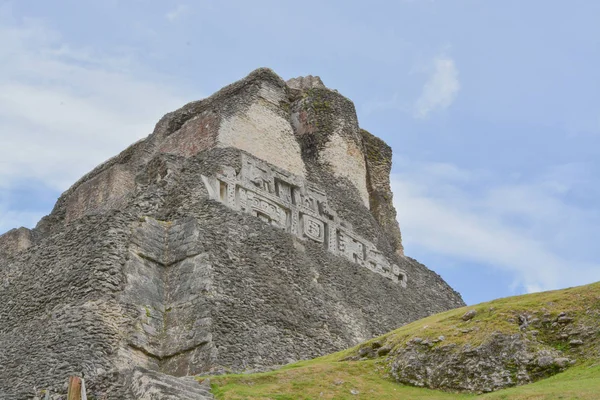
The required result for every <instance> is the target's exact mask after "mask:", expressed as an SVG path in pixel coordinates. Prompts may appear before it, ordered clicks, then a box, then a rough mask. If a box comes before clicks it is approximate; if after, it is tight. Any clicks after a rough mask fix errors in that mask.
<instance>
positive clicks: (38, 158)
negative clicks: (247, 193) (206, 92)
mask: <svg viewBox="0 0 600 400" xmlns="http://www.w3.org/2000/svg"><path fill="white" fill-rule="evenodd" d="M8 11H10V10H8ZM6 13H7V9H6V8H4V9H0V60H2V62H0V214H1V215H0V232H2V231H5V230H8V229H10V228H12V227H13V226H12V225H14V226H15V227H16V226H21V225H25V226H32V225H34V222H35V221H34V220H35V219H38V218H39V217H40V215H39V213H37V212H28V211H29V210H19V209H18V204H16V205H15V204H14V202H9V201H8V200H7V199H9V198H10V197H11V196H10V194H11V193H12V191H13V190H15V186H16V184H18V183H30V184H34V183H36V182H43V184H44V185H45V186H47V187H49V188H51V189H53V190H56V191H62V190H65V189H67V188H68V187H69V186H70V185H71V184H72V183H74V182H75V181H76V180H77V179H78V178H79V177H81V176H82V175H83V174H85V173H86V172H88V171H89V170H91V169H92V168H94V167H95V166H96V165H98V164H100V163H101V162H103V161H104V160H106V159H108V158H110V157H111V156H114V155H115V154H118V153H119V152H120V151H122V150H124V149H125V148H126V147H127V146H129V145H130V144H132V143H133V142H135V141H137V140H138V139H140V138H142V137H145V136H147V135H148V134H150V133H151V132H152V130H153V128H154V124H155V123H156V122H157V121H158V120H159V118H160V117H162V116H163V115H164V114H165V113H167V112H169V111H172V110H174V109H176V108H178V107H180V106H182V105H183V104H185V102H186V101H187V99H185V98H184V97H183V96H181V95H179V94H177V93H176V92H175V91H174V90H173V89H172V88H171V87H169V86H166V85H164V84H161V83H157V82H164V81H165V80H166V77H164V76H163V77H160V76H159V77H149V75H150V73H149V72H147V71H146V70H145V69H144V68H142V67H141V66H139V65H137V64H136V62H135V60H134V59H132V57H131V56H120V55H118V54H117V55H112V54H109V55H106V54H102V53H100V52H98V51H96V50H95V49H92V48H84V49H79V48H74V47H72V46H71V45H70V44H69V43H67V42H65V41H64V40H63V39H62V38H61V37H60V34H59V33H58V32H56V31H53V30H51V29H48V28H46V27H45V26H44V25H43V24H42V23H40V22H39V21H35V20H24V21H22V22H14V21H9V18H6ZM3 14H4V15H3ZM145 76H146V78H145ZM9 204H11V206H9ZM11 207H12V208H11ZM15 207H17V208H15Z"/></svg>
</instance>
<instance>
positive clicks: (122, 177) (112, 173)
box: [65, 164, 135, 223]
mask: <svg viewBox="0 0 600 400" xmlns="http://www.w3.org/2000/svg"><path fill="white" fill-rule="evenodd" d="M134 189H135V185H134V174H133V172H132V171H131V170H129V169H128V168H127V167H126V166H123V165H120V164H117V165H115V166H113V167H111V168H109V169H107V170H105V171H103V172H101V173H100V174H98V175H96V176H95V177H93V178H92V179H90V180H89V181H87V182H84V183H82V184H81V185H79V187H77V189H76V190H75V191H74V192H73V193H72V194H71V196H70V197H69V199H68V201H67V204H66V215H65V221H66V223H69V222H70V221H73V220H75V219H78V218H80V217H82V216H83V215H85V214H88V213H98V212H102V211H106V210H110V209H114V208H118V207H120V206H122V205H123V204H125V202H126V200H127V197H128V196H130V195H131V194H132V192H133V190H134Z"/></svg>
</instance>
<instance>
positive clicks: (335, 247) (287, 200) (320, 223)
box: [202, 154, 407, 287]
mask: <svg viewBox="0 0 600 400" xmlns="http://www.w3.org/2000/svg"><path fill="white" fill-rule="evenodd" d="M202 180H203V181H204V184H205V185H206V188H207V189H208V193H209V196H210V198H211V199H214V200H218V201H220V202H222V203H223V204H225V205H227V206H228V207H230V208H233V209H234V210H239V211H242V212H245V213H248V214H251V215H253V216H255V217H257V218H260V219H261V220H263V221H264V222H266V223H268V224H270V225H273V226H276V227H278V228H281V229H283V230H284V231H285V232H288V233H291V234H292V235H295V236H297V237H299V238H301V239H308V240H312V241H315V242H317V243H320V244H322V245H323V247H324V248H325V249H327V250H329V251H330V252H332V253H333V254H337V255H339V256H342V257H346V258H347V259H348V260H350V261H352V262H355V263H357V264H359V265H361V266H363V267H366V268H368V269H370V270H371V271H373V272H375V273H378V274H380V275H382V276H385V277H387V278H389V279H391V280H392V281H394V282H399V283H400V285H401V286H403V287H406V281H407V277H406V272H405V271H403V270H401V269H400V267H398V266H397V265H395V264H391V263H390V262H389V261H388V260H387V259H386V258H385V256H384V255H383V254H382V253H381V252H380V251H378V250H377V248H376V247H375V245H373V244H372V243H370V242H369V241H367V240H366V239H364V238H362V237H360V236H359V235H357V234H356V233H354V232H353V230H352V225H350V224H349V223H348V222H346V221H343V220H341V219H340V218H339V217H338V215H337V213H336V212H335V211H334V210H333V209H332V208H331V207H330V206H329V204H328V203H327V196H326V194H325V193H323V192H321V191H319V190H318V189H317V188H316V187H310V186H309V185H307V183H306V182H305V181H304V179H302V178H300V177H297V176H294V175H292V174H290V173H288V172H286V171H283V170H277V168H275V167H273V166H270V165H269V164H267V163H265V162H262V161H260V160H259V159H256V158H253V157H251V156H248V155H246V154H243V155H242V170H241V173H240V174H239V175H238V174H236V171H235V169H234V168H231V167H229V168H224V169H223V173H222V174H217V176H216V177H215V178H209V177H206V176H204V175H203V176H202Z"/></svg>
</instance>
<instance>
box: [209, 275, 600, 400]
mask: <svg viewBox="0 0 600 400" xmlns="http://www.w3.org/2000/svg"><path fill="white" fill-rule="evenodd" d="M471 309H474V310H476V311H477V315H476V316H475V317H474V318H473V319H472V320H470V321H463V320H462V319H461V317H462V316H463V315H464V313H465V312H466V311H467V310H471ZM561 312H565V313H567V315H568V316H570V317H572V318H574V321H573V324H578V325H580V324H583V325H586V326H593V327H595V328H598V329H596V332H600V283H595V284H592V285H587V286H580V287H576V288H570V289H565V290H558V291H551V292H544V293H536V294H532V295H524V296H516V297H509V298H504V299H498V300H494V301H491V302H488V303H483V304H479V305H476V306H472V307H464V308H461V309H456V310H451V311H448V312H445V313H441V314H436V315H433V316H430V317H428V318H424V319H422V320H419V321H416V322H413V323H411V324H408V325H406V326H404V327H402V328H399V329H397V330H395V331H392V332H390V333H388V334H386V335H383V336H381V337H379V338H376V339H373V340H370V341H368V342H366V343H364V344H361V345H359V346H357V347H354V348H352V349H348V350H344V351H342V352H338V353H334V354H330V355H328V356H324V357H320V358H317V359H314V360H309V361H302V362H299V363H295V364H291V365H288V366H285V367H283V368H281V369H279V370H276V371H272V372H266V373H260V374H239V375H221V376H215V377H211V384H212V386H213V392H214V394H215V397H216V398H217V399H223V400H225V399H226V400H233V399H273V400H284V399H285V400H287V399H432V400H436V399H511V400H512V399H515V400H517V399H522V400H534V399H535V400H538V399H600V355H599V354H600V352H599V351H598V349H600V345H599V342H600V333H599V334H597V335H596V337H595V338H592V339H588V340H586V344H585V346H583V347H579V348H577V349H570V347H569V345H568V343H566V342H564V341H560V339H557V338H556V337H554V336H552V335H553V334H552V331H551V329H550V328H549V324H545V325H544V324H540V326H541V327H540V329H539V331H540V333H539V335H540V336H541V341H543V342H544V345H549V346H552V347H554V348H556V349H559V350H561V351H564V352H565V354H567V355H568V356H569V357H570V358H572V359H576V360H577V364H576V365H575V366H573V367H571V368H569V369H568V370H567V371H565V372H563V373H560V374H557V375H555V376H552V377H550V378H547V379H543V380H541V381H538V382H536V383H532V384H529V385H524V386H519V387H515V388H509V389H504V390H501V391H498V392H495V393H489V394H484V395H473V394H458V393H446V392H441V391H434V390H429V389H424V388H416V387H411V386H404V385H400V384H398V383H396V382H395V381H393V380H392V379H391V378H390V377H389V374H388V373H387V368H388V367H387V365H386V363H385V359H384V358H375V359H369V360H360V361H344V360H345V359H347V358H348V357H349V356H351V355H356V354H357V351H358V349H359V348H361V347H364V346H372V345H373V343H374V342H377V343H378V344H379V345H385V346H388V347H397V346H403V345H405V344H406V342H407V341H409V340H411V339H413V338H415V337H420V338H423V339H436V338H438V337H439V336H444V340H443V341H442V342H439V343H438V344H436V345H446V344H449V343H455V344H457V345H459V346H461V345H465V344H467V343H468V344H470V345H472V346H477V345H479V344H481V343H482V342H484V341H485V340H486V338H487V337H488V336H489V335H491V334H492V333H494V332H503V333H516V332H519V325H518V322H517V321H518V316H519V315H520V314H528V315H530V316H532V317H535V318H540V320H542V319H546V320H548V319H549V320H553V319H555V318H556V316H558V314H559V313H561ZM545 327H547V328H548V329H547V330H544V329H546V328H545ZM352 391H355V394H353V393H352ZM356 392H357V393H356Z"/></svg>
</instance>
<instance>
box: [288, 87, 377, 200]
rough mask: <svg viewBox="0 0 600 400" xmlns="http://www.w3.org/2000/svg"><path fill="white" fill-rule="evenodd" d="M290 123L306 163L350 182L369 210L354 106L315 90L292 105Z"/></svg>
mask: <svg viewBox="0 0 600 400" xmlns="http://www.w3.org/2000/svg"><path fill="white" fill-rule="evenodd" d="M291 119H292V125H293V127H294V131H295V133H296V135H297V136H298V138H299V140H300V143H301V146H302V153H303V157H304V160H305V161H307V162H317V163H318V164H319V165H321V166H322V167H325V168H329V169H330V170H331V171H332V172H333V174H334V176H336V177H343V178H347V179H348V180H349V181H350V182H351V183H352V184H353V185H354V187H355V188H356V190H357V191H358V193H359V196H360V198H361V199H362V201H363V203H364V205H365V206H366V207H367V208H368V207H369V193H368V190H367V171H366V165H365V155H364V153H363V144H362V137H361V135H360V133H359V128H358V120H357V118H356V111H355V109H354V104H353V103H352V102H351V101H350V100H348V99H347V98H345V97H344V96H342V95H340V94H339V93H337V92H334V91H332V90H330V89H326V88H320V87H312V88H310V89H308V90H306V91H304V92H303V93H302V96H301V98H300V99H299V100H297V101H296V102H294V103H293V105H292V115H291Z"/></svg>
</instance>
